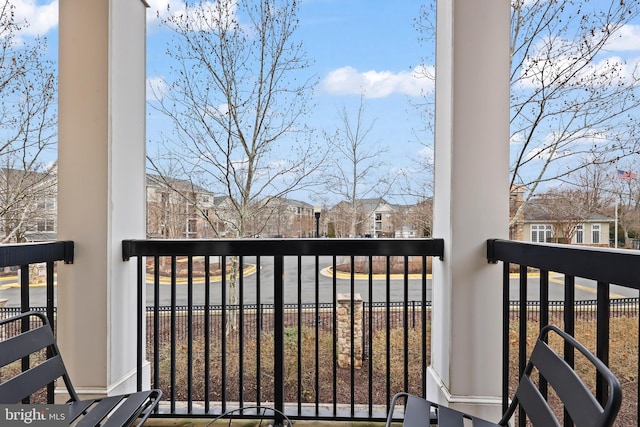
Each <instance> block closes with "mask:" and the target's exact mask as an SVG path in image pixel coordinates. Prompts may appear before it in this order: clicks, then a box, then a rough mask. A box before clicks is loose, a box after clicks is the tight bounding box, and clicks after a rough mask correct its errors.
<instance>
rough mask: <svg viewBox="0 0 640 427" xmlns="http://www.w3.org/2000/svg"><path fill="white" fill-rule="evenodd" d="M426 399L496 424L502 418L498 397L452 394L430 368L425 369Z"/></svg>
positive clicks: (499, 398)
mask: <svg viewBox="0 0 640 427" xmlns="http://www.w3.org/2000/svg"><path fill="white" fill-rule="evenodd" d="M426 375H427V399H428V400H429V401H431V402H434V403H437V404H438V405H442V406H446V407H450V408H453V409H455V410H457V411H461V412H464V413H467V414H471V415H474V416H476V417H480V418H483V419H485V420H489V421H493V422H497V421H498V420H499V419H500V418H501V417H502V398H501V397H500V396H464V395H456V394H452V393H451V391H450V390H449V388H448V387H447V386H446V385H445V384H444V382H443V381H442V378H441V377H440V375H439V374H438V372H436V370H435V369H433V368H432V367H431V366H429V367H428V368H427V372H426Z"/></svg>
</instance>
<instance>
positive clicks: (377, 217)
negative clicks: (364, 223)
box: [376, 213, 382, 221]
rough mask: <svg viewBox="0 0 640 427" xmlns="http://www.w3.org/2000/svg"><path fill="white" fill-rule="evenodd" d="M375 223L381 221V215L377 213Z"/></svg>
mask: <svg viewBox="0 0 640 427" xmlns="http://www.w3.org/2000/svg"><path fill="white" fill-rule="evenodd" d="M376 221H382V214H381V213H377V214H376Z"/></svg>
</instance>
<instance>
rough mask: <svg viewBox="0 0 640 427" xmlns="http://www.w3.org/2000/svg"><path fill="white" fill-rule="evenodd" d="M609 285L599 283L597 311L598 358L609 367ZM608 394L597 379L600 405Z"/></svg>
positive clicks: (598, 378) (598, 377)
mask: <svg viewBox="0 0 640 427" xmlns="http://www.w3.org/2000/svg"><path fill="white" fill-rule="evenodd" d="M609 288H610V286H609V284H608V283H605V282H598V289H597V302H596V304H597V310H596V356H597V357H598V359H600V360H602V361H603V362H604V364H605V365H607V366H609V318H610V316H611V309H610V304H609ZM607 397H608V392H607V389H606V387H605V383H604V380H603V378H602V376H601V375H598V376H597V377H596V398H597V399H598V401H599V402H600V403H604V402H605V401H606V400H607Z"/></svg>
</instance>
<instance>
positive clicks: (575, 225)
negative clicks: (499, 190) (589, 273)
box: [510, 188, 614, 247]
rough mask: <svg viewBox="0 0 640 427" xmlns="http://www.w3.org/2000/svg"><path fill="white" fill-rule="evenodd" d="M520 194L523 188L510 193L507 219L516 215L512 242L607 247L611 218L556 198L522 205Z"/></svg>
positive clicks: (536, 199)
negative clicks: (509, 214)
mask: <svg viewBox="0 0 640 427" xmlns="http://www.w3.org/2000/svg"><path fill="white" fill-rule="evenodd" d="M524 193H525V190H524V189H523V188H516V189H514V190H512V192H511V198H510V204H511V205H510V209H511V216H512V218H513V216H514V215H516V214H518V219H516V220H515V221H512V222H513V224H512V226H511V227H510V238H511V239H512V240H520V241H524V242H533V243H537V242H547V243H551V242H552V243H569V244H576V245H589V246H603V247H608V246H609V228H610V224H611V223H612V222H613V221H614V219H613V218H610V217H608V216H606V215H602V214H600V213H597V212H589V211H586V210H584V209H582V208H581V206H579V205H577V204H569V203H567V201H566V200H561V199H557V198H553V199H550V198H547V197H538V198H533V199H531V200H529V201H527V202H526V203H525V202H524V200H523V195H524Z"/></svg>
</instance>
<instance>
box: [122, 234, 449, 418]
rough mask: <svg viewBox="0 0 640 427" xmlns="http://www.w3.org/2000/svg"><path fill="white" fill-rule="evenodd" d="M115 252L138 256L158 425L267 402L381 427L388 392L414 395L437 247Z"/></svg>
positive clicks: (255, 242) (195, 246)
mask: <svg viewBox="0 0 640 427" xmlns="http://www.w3.org/2000/svg"><path fill="white" fill-rule="evenodd" d="M123 249H124V257H125V259H128V258H129V257H138V269H139V274H138V277H139V283H138V286H139V289H140V295H142V294H143V292H142V290H143V289H146V292H147V297H146V301H145V303H146V305H147V306H148V307H153V309H152V314H151V315H149V316H148V319H147V323H146V325H145V326H146V327H147V329H148V331H147V335H148V336H149V337H150V342H149V343H148V349H149V351H148V353H149V355H148V356H149V358H150V360H151V362H152V383H153V386H154V387H159V388H162V389H163V390H165V394H164V395H165V396H167V399H168V401H167V402H166V403H165V405H163V406H162V407H161V410H160V413H159V416H163V415H167V416H176V415H185V416H190V417H193V416H208V417H210V416H211V415H212V414H218V413H220V412H224V411H226V410H229V409H232V408H235V407H242V406H247V405H251V406H253V405H258V406H259V405H265V404H268V405H271V406H274V407H275V408H276V409H278V410H279V411H282V412H284V413H286V414H287V416H289V417H290V418H315V419H331V420H335V419H345V420H347V419H349V420H352V419H363V418H367V419H379V420H382V419H383V418H384V417H385V415H386V410H387V402H389V400H390V397H391V396H392V395H393V394H394V393H395V392H397V391H400V390H405V389H409V390H412V391H413V392H415V393H417V394H423V393H424V390H425V379H424V377H423V374H424V372H425V368H426V367H427V364H428V361H429V360H428V356H429V351H428V346H427V345H428V337H429V334H428V326H427V325H428V324H429V317H430V316H429V302H428V301H429V300H430V295H428V294H427V270H428V266H429V265H430V259H429V258H431V257H433V256H437V257H440V256H442V253H443V241H442V240H439V239H435V240H432V239H414V240H392V239H348V240H339V239H287V240H262V239H252V240H208V241H196V242H193V241H191V242H189V241H166V240H162V241H161V240H157V241H151V240H145V241H125V242H123ZM143 257H144V258H146V261H143ZM398 267H399V270H398V271H397V272H396V269H397V268H398ZM414 270H415V271H416V272H417V274H413V275H412V274H410V273H412V272H414ZM234 271H238V272H240V271H242V274H237V280H236V281H235V284H234V280H233V279H232V278H231V277H232V276H233V275H234ZM394 273H395V274H394ZM147 278H148V279H147ZM148 282H149V283H148ZM234 286H235V290H234ZM265 303H268V304H270V307H269V308H268V309H267V310H264V307H265V306H264V304H265ZM167 307H168V308H167ZM417 313H419V314H417ZM164 322H168V323H169V325H170V326H169V327H168V328H165V327H163V326H162V325H164V324H166V323H164ZM181 330H184V331H186V339H181V336H182V334H181V332H179V331H181ZM139 334H140V337H141V341H143V340H142V338H143V335H144V332H143V329H142V325H141V328H140V331H139ZM256 355H260V356H256ZM196 361H198V362H197V363H196ZM140 363H142V360H140Z"/></svg>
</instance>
